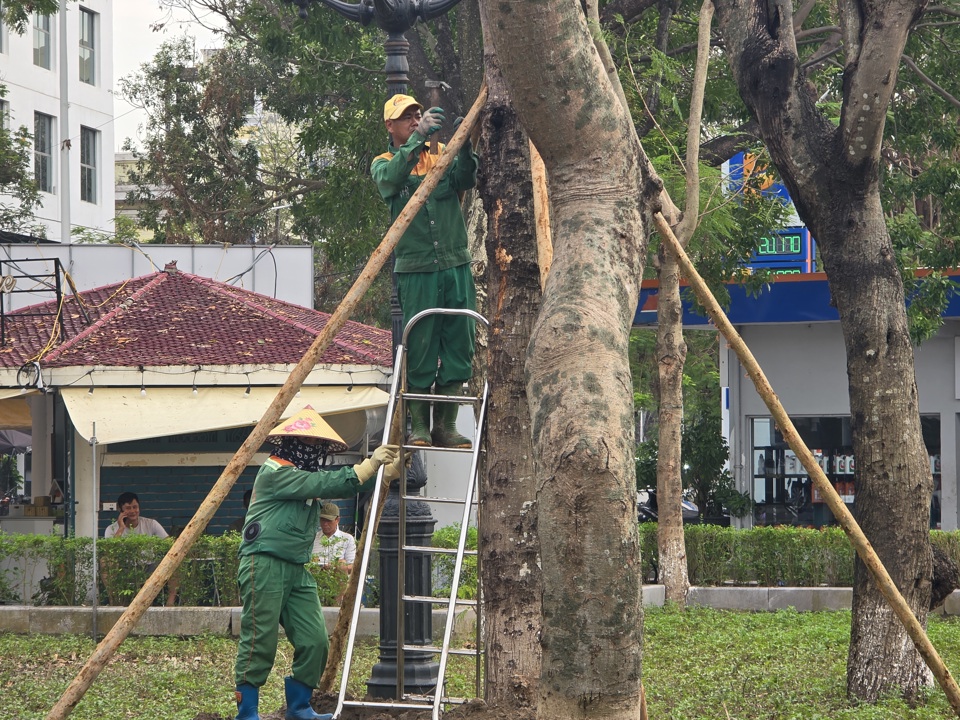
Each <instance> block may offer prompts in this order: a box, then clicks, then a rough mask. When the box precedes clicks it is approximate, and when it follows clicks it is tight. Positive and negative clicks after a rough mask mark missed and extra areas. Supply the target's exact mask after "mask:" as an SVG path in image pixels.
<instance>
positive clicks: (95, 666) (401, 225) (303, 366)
mask: <svg viewBox="0 0 960 720" xmlns="http://www.w3.org/2000/svg"><path fill="white" fill-rule="evenodd" d="M486 98H487V87H486V85H484V86H483V87H482V88H481V89H480V94H479V96H478V97H477V100H476V101H475V102H474V104H473V107H472V108H471V109H470V112H469V113H467V116H466V118H464V121H463V122H462V123H461V124H460V127H459V128H457V132H455V133H454V135H453V137H452V138H451V139H450V143H449V144H448V145H447V150H446V152H445V153H444V154H443V156H442V157H441V158H440V159H439V160H438V161H437V164H436V165H435V166H434V168H433V170H432V171H431V172H430V173H429V174H428V175H427V176H426V177H425V178H424V179H423V182H422V183H421V184H420V187H418V188H417V190H416V192H415V193H414V194H413V196H412V197H411V198H410V201H409V202H408V203H407V206H406V207H405V208H404V209H403V211H402V212H401V213H400V215H399V216H398V217H397V219H396V220H395V221H394V223H393V225H391V226H390V229H389V230H388V231H387V234H386V235H385V236H384V238H383V240H382V241H381V242H380V245H379V246H378V247H377V248H376V249H375V250H374V251H373V254H372V255H371V256H370V259H369V260H368V261H367V264H366V266H364V268H363V271H362V272H361V273H360V276H359V277H358V278H357V279H356V281H355V282H354V283H353V286H352V287H351V288H350V290H349V291H348V292H347V294H346V296H344V298H343V300H342V301H341V303H340V305H339V306H337V309H336V310H335V311H334V312H333V314H332V315H331V316H330V319H329V320H328V321H327V324H326V326H325V327H324V328H323V330H322V331H321V332H320V334H319V335H317V338H316V339H315V340H314V341H313V344H312V345H311V346H310V347H309V348H308V349H307V352H306V353H305V354H304V356H303V358H301V360H300V362H299V363H297V365H296V367H294V369H293V370H292V371H291V373H290V376H289V377H288V378H287V380H286V382H285V383H284V384H283V386H282V387H281V388H280V391H279V392H278V393H277V396H276V397H275V398H274V399H273V402H271V403H270V406H269V407H268V408H267V410H266V412H265V413H264V414H263V417H262V418H260V421H259V422H258V423H257V424H256V426H255V427H254V428H253V430H252V431H251V432H250V435H249V436H248V437H247V439H246V440H244V442H243V444H242V445H241V446H240V449H239V450H237V452H236V454H235V455H234V456H233V458H232V459H231V460H230V462H229V463H228V464H227V466H226V467H225V468H224V470H223V472H222V473H221V474H220V477H219V478H218V479H217V482H216V483H214V486H213V487H212V488H211V490H210V493H209V494H208V495H207V497H206V499H204V501H203V502H202V503H201V504H200V507H199V508H198V510H197V512H196V514H195V515H194V516H193V518H192V519H191V520H190V522H189V523H187V526H186V527H185V528H184V529H183V532H182V533H180V536H179V537H178V538H177V539H176V541H174V543H173V547H171V548H170V551H169V552H168V553H167V554H166V556H164V558H163V560H161V561H160V564H159V565H157V569H156V570H154V572H153V574H152V575H151V576H150V577H149V578H148V579H147V582H146V583H144V585H143V587H142V588H140V592H139V593H137V596H136V597H135V598H134V599H133V601H132V602H131V603H130V606H129V607H128V608H127V609H126V610H125V611H124V613H123V615H121V616H120V618H119V619H118V620H117V622H116V624H115V625H114V626H113V628H112V629H111V630H110V632H109V633H107V634H106V635H105V636H104V638H103V640H101V641H100V644H99V645H97V647H96V649H95V650H94V651H93V654H92V655H91V656H90V658H89V659H88V660H87V662H86V664H85V665H84V666H83V667H82V668H81V669H80V672H79V673H77V676H76V677H75V678H74V679H73V681H72V682H71V683H70V685H69V686H68V687H67V689H66V691H64V693H63V695H62V696H61V698H60V699H59V700H58V701H57V703H56V705H54V706H53V708H52V709H51V710H50V712H49V713H48V714H47V716H46V720H62V719H63V718H65V717H66V716H67V715H69V714H70V713H71V712H72V711H73V709H74V708H75V707H76V706H77V703H79V702H80V700H81V699H82V698H83V696H84V694H85V693H86V692H87V690H88V689H89V688H90V685H91V684H92V683H93V681H94V680H95V679H96V678H97V676H98V675H99V674H100V671H101V670H103V668H104V666H105V665H106V664H107V662H108V661H109V660H110V658H111V657H113V654H114V653H115V652H116V650H117V648H118V647H119V646H120V643H122V642H123V641H124V639H126V637H127V635H129V634H130V631H131V630H133V628H134V627H136V625H137V622H139V620H140V618H141V617H142V616H143V614H144V613H145V612H146V611H147V608H149V607H150V605H151V604H152V603H153V600H154V598H155V597H156V596H157V594H158V593H159V592H160V590H161V589H162V588H163V586H164V584H165V583H166V582H167V581H168V580H169V579H170V576H171V575H173V573H174V572H175V571H176V569H177V568H178V567H180V563H182V562H183V559H184V558H185V557H186V556H187V552H188V551H189V550H190V548H191V547H192V546H193V543H194V542H196V539H197V538H198V537H199V536H200V534H201V533H203V531H204V529H205V528H206V527H207V524H208V523H209V522H210V520H211V519H212V518H213V516H214V514H215V513H216V512H217V509H218V508H219V507H220V504H221V503H222V502H223V500H224V499H225V498H226V497H227V495H228V494H229V493H230V490H231V489H232V488H233V485H234V483H235V482H236V480H237V477H238V476H239V475H240V473H241V472H243V469H244V468H245V467H246V466H247V463H249V462H250V459H251V458H252V457H253V455H254V453H255V452H257V450H259V449H260V446H261V445H263V443H264V441H265V440H266V439H267V435H268V434H269V432H270V431H271V430H272V429H273V428H274V427H275V426H276V425H277V423H278V422H279V420H280V415H281V413H282V412H283V411H284V410H285V409H286V407H287V405H289V404H290V402H291V401H292V400H293V398H294V395H296V393H297V390H299V389H300V386H301V385H303V381H304V380H306V378H307V376H308V375H309V374H310V371H311V370H313V368H314V366H315V365H316V364H317V361H318V360H319V359H320V356H321V355H322V354H323V352H324V350H326V349H327V347H328V346H329V345H330V342H331V341H332V340H333V338H334V337H336V334H337V333H338V332H339V331H340V329H341V328H342V327H343V326H344V324H345V323H346V322H347V320H348V319H349V318H350V314H351V313H352V312H353V310H354V308H356V306H357V303H358V302H359V301H360V299H361V298H362V297H363V296H364V294H365V293H366V292H367V290H369V289H370V285H371V284H373V281H374V278H376V276H377V273H379V272H380V269H381V268H382V267H383V266H384V264H385V263H386V262H387V259H388V258H389V257H390V253H391V252H393V250H394V248H395V247H396V246H397V243H398V242H399V241H400V238H401V236H402V235H403V233H404V232H406V230H407V228H408V227H409V226H410V223H411V222H412V221H413V218H414V217H415V216H416V214H417V213H418V212H419V211H420V208H421V207H423V204H424V203H425V202H426V200H427V198H428V197H429V196H430V193H431V192H433V190H434V189H435V188H436V187H437V184H438V183H439V182H440V179H441V178H442V177H443V174H444V173H445V172H446V170H447V168H448V167H449V166H450V163H452V162H453V158H455V157H456V155H457V152H459V150H460V148H461V147H462V146H463V143H464V142H465V141H466V139H467V136H468V135H469V133H470V130H471V128H472V127H473V126H474V124H476V122H477V118H479V116H480V110H481V109H482V108H483V105H484V103H485V102H486Z"/></svg>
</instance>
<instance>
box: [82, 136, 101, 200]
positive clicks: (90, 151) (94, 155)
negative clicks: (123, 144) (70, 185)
mask: <svg viewBox="0 0 960 720" xmlns="http://www.w3.org/2000/svg"><path fill="white" fill-rule="evenodd" d="M99 166H100V132H99V131H98V130H94V129H93V128H88V127H85V126H83V125H81V126H80V199H81V200H82V201H83V202H88V203H93V204H94V205H96V204H97V203H98V202H99V199H100V191H99V179H100V178H99V173H98V172H97V171H98V169H99Z"/></svg>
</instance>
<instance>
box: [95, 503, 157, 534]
mask: <svg viewBox="0 0 960 720" xmlns="http://www.w3.org/2000/svg"><path fill="white" fill-rule="evenodd" d="M117 510H118V511H119V512H120V516H119V517H118V518H117V521H116V522H115V523H113V524H112V525H110V527H108V528H107V529H106V530H105V531H104V533H103V536H104V537H105V538H112V537H122V536H123V535H124V534H130V535H153V536H154V537H158V538H165V537H168V535H167V531H166V530H164V529H163V525H161V524H160V523H158V522H157V521H156V520H151V519H150V518H146V517H141V516H140V498H139V497H137V494H136V493H133V492H125V493H121V494H120V497H118V498H117Z"/></svg>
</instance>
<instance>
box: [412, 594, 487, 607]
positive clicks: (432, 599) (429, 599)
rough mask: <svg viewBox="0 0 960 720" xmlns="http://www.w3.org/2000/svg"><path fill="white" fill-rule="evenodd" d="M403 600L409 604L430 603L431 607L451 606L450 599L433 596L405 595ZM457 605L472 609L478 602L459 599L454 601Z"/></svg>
mask: <svg viewBox="0 0 960 720" xmlns="http://www.w3.org/2000/svg"><path fill="white" fill-rule="evenodd" d="M400 599H401V600H406V601H407V602H421V603H430V604H431V605H449V604H450V598H448V597H436V596H433V595H404V596H403V597H402V598H400ZM454 604H455V605H466V606H470V607H476V605H477V601H476V600H466V599H464V600H461V599H460V598H457V599H456V600H454Z"/></svg>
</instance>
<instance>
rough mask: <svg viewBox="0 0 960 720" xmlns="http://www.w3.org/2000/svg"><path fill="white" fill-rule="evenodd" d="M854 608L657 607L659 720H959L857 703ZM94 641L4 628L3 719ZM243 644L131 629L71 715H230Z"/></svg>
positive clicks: (461, 679)
mask: <svg viewBox="0 0 960 720" xmlns="http://www.w3.org/2000/svg"><path fill="white" fill-rule="evenodd" d="M849 632H850V613H849V612H828V613H797V612H794V611H790V610H787V611H781V612H777V613H756V614H754V613H736V612H724V611H717V610H709V609H693V610H687V611H686V612H680V611H678V610H676V609H671V608H666V609H656V610H650V611H648V612H647V615H646V623H645V629H644V639H645V650H644V653H645V655H644V685H645V687H646V691H647V699H648V702H649V707H650V717H651V718H657V719H658V720H666V719H670V720H714V719H716V720H726V719H727V718H728V717H729V718H731V719H732V720H761V719H763V720H773V719H776V720H821V719H823V720H826V719H827V718H830V720H930V719H932V718H950V717H954V715H953V713H952V712H951V710H950V707H949V704H948V703H947V701H946V699H945V697H944V696H943V693H942V692H941V691H940V689H939V688H938V687H934V688H932V689H931V690H930V691H929V693H928V695H927V697H926V698H925V700H924V702H923V703H922V704H921V705H920V706H918V707H915V708H911V707H909V706H907V705H906V704H905V703H903V702H902V701H900V700H897V699H890V700H886V701H884V702H882V703H880V704H878V705H871V706H856V705H852V704H851V703H850V702H848V701H847V699H846V696H845V663H846V653H847V642H848V639H849ZM929 632H930V637H931V639H932V640H933V643H934V645H935V646H936V647H937V649H938V651H939V652H940V653H941V655H942V656H943V658H944V660H945V661H946V662H947V664H948V666H949V667H950V668H951V670H952V671H953V672H954V674H955V675H956V674H958V673H960V670H958V668H960V620H957V619H953V618H946V619H945V618H939V617H934V618H931V620H930V623H929ZM93 649H94V645H93V643H92V642H91V641H90V640H89V638H85V637H78V636H56V637H54V636H29V637H27V636H16V635H0V687H2V688H3V690H4V692H2V693H0V718H12V719H14V720H35V719H39V718H43V717H44V716H45V715H46V713H47V712H48V711H49V709H50V708H51V707H52V706H53V704H54V703H55V702H56V701H57V700H58V699H59V698H60V696H61V695H62V693H63V691H64V689H65V688H66V686H67V685H68V684H69V682H70V681H71V680H72V679H73V677H74V676H75V675H76V673H77V672H78V671H79V669H80V668H81V667H82V665H83V663H84V662H85V661H86V660H87V658H88V657H89V656H90V653H91V652H92V651H93ZM235 652H236V641H235V640H233V639H232V638H224V637H213V636H205V637H196V638H128V639H127V640H126V641H125V642H124V643H123V645H122V646H121V647H120V650H119V652H118V653H117V655H116V656H115V657H114V658H113V660H112V661H111V663H110V664H109V666H108V667H107V668H105V669H104V670H103V672H102V673H101V674H100V676H99V677H98V678H97V680H96V681H95V682H94V684H93V686H92V687H91V688H90V690H89V691H88V692H87V694H86V695H85V696H84V698H83V700H82V701H81V702H80V704H79V705H78V706H77V708H76V709H75V710H74V712H73V713H72V714H71V715H70V717H71V718H75V719H77V720H94V719H96V720H101V719H102V718H105V717H109V718H111V720H118V719H120V718H145V717H149V718H151V720H193V719H194V718H195V717H196V715H197V714H198V713H200V712H205V713H212V714H219V715H223V716H224V717H232V714H231V713H234V712H235V710H236V706H235V705H234V703H233V661H234V653H235ZM291 656H292V650H291V648H290V646H289V644H287V643H286V641H282V642H281V645H280V650H279V652H278V654H277V666H276V668H275V669H274V672H273V673H272V674H271V676H270V679H269V680H268V682H267V685H266V686H265V687H264V689H263V701H262V702H261V710H262V711H263V712H273V711H275V710H277V709H278V708H279V707H280V705H281V704H282V702H283V680H282V678H283V675H284V674H285V673H286V672H287V671H288V670H289V665H290V659H291ZM376 661H377V648H376V645H375V644H373V643H367V644H364V645H362V646H360V647H358V648H357V650H356V653H355V665H354V673H353V674H352V676H351V686H350V691H351V692H352V693H354V694H357V695H362V694H363V692H364V681H365V680H366V678H367V677H368V675H369V671H370V668H371V667H372V665H373V664H374V663H375V662H376ZM451 666H452V668H453V672H452V675H451V677H450V682H451V684H454V687H453V688H451V692H452V691H453V690H454V689H456V690H457V691H458V692H465V693H466V692H469V689H470V688H472V674H471V670H470V668H471V667H472V661H470V660H468V659H466V658H454V659H453V662H452V665H451Z"/></svg>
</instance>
